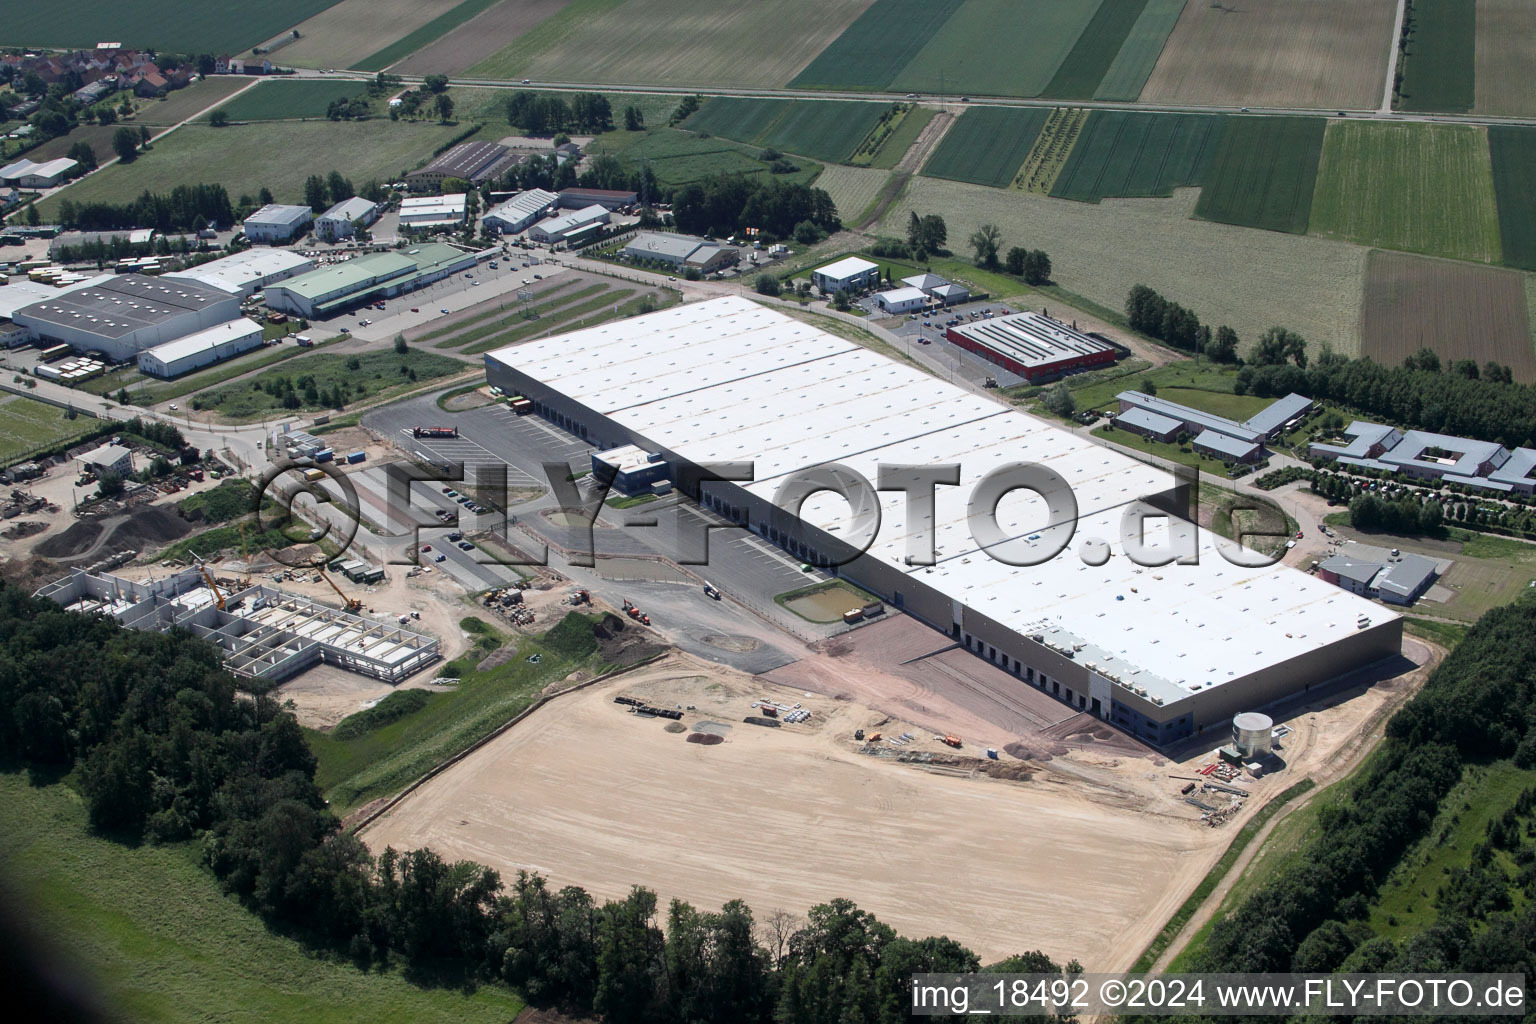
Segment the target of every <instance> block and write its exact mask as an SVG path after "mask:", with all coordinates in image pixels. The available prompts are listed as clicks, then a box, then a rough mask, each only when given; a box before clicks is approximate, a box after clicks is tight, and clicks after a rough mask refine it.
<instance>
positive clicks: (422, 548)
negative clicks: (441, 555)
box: [421, 544, 432, 551]
mask: <svg viewBox="0 0 1536 1024" xmlns="http://www.w3.org/2000/svg"><path fill="white" fill-rule="evenodd" d="M421 550H422V551H431V550H432V545H431V544H423V545H422V546H421Z"/></svg>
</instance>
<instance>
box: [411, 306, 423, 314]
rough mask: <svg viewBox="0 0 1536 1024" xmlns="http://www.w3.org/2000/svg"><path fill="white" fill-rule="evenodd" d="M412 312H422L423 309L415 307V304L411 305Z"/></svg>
mask: <svg viewBox="0 0 1536 1024" xmlns="http://www.w3.org/2000/svg"><path fill="white" fill-rule="evenodd" d="M411 312H412V313H420V312H421V310H419V309H417V308H416V307H415V306H412V307H411Z"/></svg>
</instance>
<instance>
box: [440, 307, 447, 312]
mask: <svg viewBox="0 0 1536 1024" xmlns="http://www.w3.org/2000/svg"><path fill="white" fill-rule="evenodd" d="M438 312H439V313H446V312H448V307H447V306H444V307H443V308H442V309H440V310H438Z"/></svg>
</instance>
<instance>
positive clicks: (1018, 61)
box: [890, 0, 1123, 96]
mask: <svg viewBox="0 0 1536 1024" xmlns="http://www.w3.org/2000/svg"><path fill="white" fill-rule="evenodd" d="M1117 2H1123V0H1117ZM1099 6H1100V0H966V2H965V3H964V4H962V5H961V7H960V9H959V10H957V11H955V13H954V14H952V15H950V17H949V19H948V20H947V21H945V22H944V27H943V28H941V29H939V31H938V32H936V33H934V35H933V38H931V39H929V40H928V42H927V45H925V46H924V47H923V48H922V49H921V50H919V51H918V53H917V56H915V57H913V58H912V60H911V61H910V62H909V63H908V64H907V65H906V66H905V67H903V68H902V69H901V70H900V72H899V73H898V74H897V75H896V76H895V77H894V78H892V79H891V85H890V87H891V88H892V89H909V90H911V91H912V92H919V93H932V92H939V91H943V92H948V93H956V92H958V93H974V94H979V95H983V96H1039V95H1042V94H1043V93H1044V92H1045V89H1046V86H1048V85H1049V84H1050V82H1051V79H1052V78H1053V77H1055V75H1056V72H1057V70H1058V69H1059V68H1061V67H1062V65H1063V64H1064V63H1065V61H1066V59H1067V54H1068V53H1069V52H1071V50H1072V47H1073V45H1074V44H1075V43H1076V42H1077V40H1078V39H1079V38H1080V37H1081V36H1082V34H1083V32H1084V31H1085V30H1086V29H1087V28H1088V26H1089V22H1091V21H1092V20H1093V16H1094V14H1095V13H1096V12H1097V11H1098V9H1099Z"/></svg>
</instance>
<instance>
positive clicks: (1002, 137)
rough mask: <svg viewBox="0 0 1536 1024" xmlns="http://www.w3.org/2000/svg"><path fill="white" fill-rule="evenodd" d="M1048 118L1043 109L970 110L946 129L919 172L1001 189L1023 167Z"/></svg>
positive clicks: (985, 108)
mask: <svg viewBox="0 0 1536 1024" xmlns="http://www.w3.org/2000/svg"><path fill="white" fill-rule="evenodd" d="M1049 115H1050V111H1049V110H1047V109H1045V108H1043V107H1030V108H1018V107H974V108H972V109H970V110H968V111H966V112H965V113H964V114H963V115H961V117H960V119H959V120H958V121H956V122H955V123H954V126H953V127H952V128H950V130H949V132H948V134H946V135H945V136H944V140H943V141H942V142H940V143H939V146H938V148H937V149H936V150H934V152H933V155H932V156H931V157H929V158H928V163H927V164H926V165H925V166H924V167H923V170H922V173H923V174H926V175H928V176H930V177H934V178H950V179H952V180H954V181H968V182H971V183H972V184H976V185H991V186H993V187H995V188H1002V187H1003V186H1005V185H1007V184H1008V183H1009V182H1011V181H1013V176H1014V175H1015V174H1017V173H1018V172H1019V168H1020V167H1021V166H1023V164H1024V158H1025V157H1027V156H1029V151H1030V147H1031V146H1033V145H1034V142H1035V137H1036V136H1038V135H1039V134H1040V129H1041V127H1042V126H1044V124H1045V120H1046V118H1047V117H1048V116H1049Z"/></svg>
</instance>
